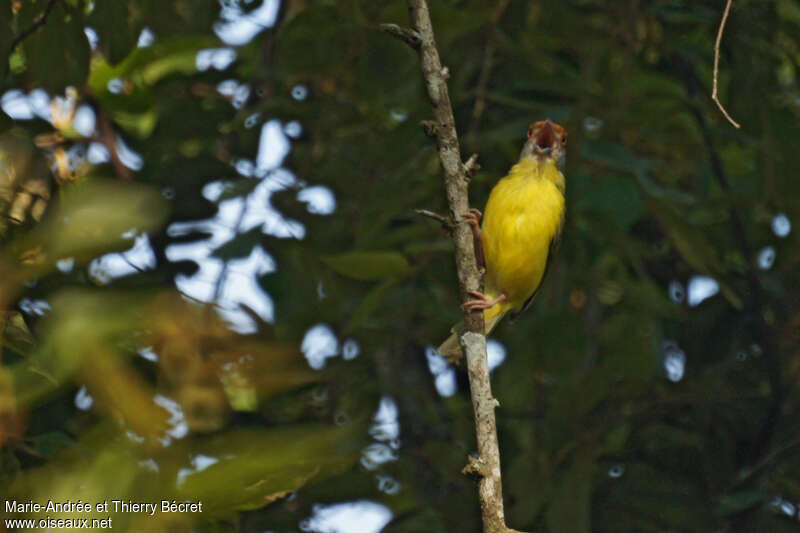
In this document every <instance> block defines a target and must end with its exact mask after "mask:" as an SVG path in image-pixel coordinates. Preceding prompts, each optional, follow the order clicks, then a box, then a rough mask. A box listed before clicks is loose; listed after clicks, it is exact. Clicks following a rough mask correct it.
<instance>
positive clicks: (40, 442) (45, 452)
mask: <svg viewBox="0 0 800 533" xmlns="http://www.w3.org/2000/svg"><path fill="white" fill-rule="evenodd" d="M73 444H74V441H73V440H72V438H70V436H69V435H67V434H66V433H64V432H62V431H52V432H49V433H42V434H41V435H36V436H35V437H33V446H32V447H33V449H34V450H36V451H37V452H39V454H40V455H41V456H42V457H44V458H46V459H53V458H54V457H56V456H57V455H58V453H59V452H60V451H61V450H63V449H64V448H68V447H70V446H72V445H73Z"/></svg>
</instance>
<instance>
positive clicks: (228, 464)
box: [178, 424, 362, 513]
mask: <svg viewBox="0 0 800 533" xmlns="http://www.w3.org/2000/svg"><path fill="white" fill-rule="evenodd" d="M361 429H362V428H361V427H360V426H357V425H355V424H352V425H351V426H350V427H349V428H340V427H330V426H321V425H305V426H295V427H286V426H284V427H280V428H275V429H267V430H247V429H245V430H230V431H227V432H225V433H224V434H221V435H219V436H215V437H210V438H208V439H207V440H204V441H199V442H196V443H195V445H193V446H192V450H191V451H192V453H194V454H202V455H205V456H208V457H215V458H217V459H219V461H218V462H216V463H214V464H213V465H211V466H209V467H208V468H206V469H205V470H202V471H200V472H194V473H192V474H189V475H188V476H187V477H186V478H185V481H184V482H183V483H181V484H180V485H179V487H178V494H179V496H180V497H182V498H187V499H190V500H193V501H202V502H203V507H204V511H205V510H206V509H208V512H211V513H213V512H220V511H229V510H231V509H257V508H259V507H263V506H264V505H266V504H268V503H270V502H272V501H274V500H276V499H278V498H282V497H284V496H286V495H288V493H290V492H293V491H296V490H297V489H299V488H300V487H302V486H304V485H305V484H306V483H308V482H309V481H311V480H312V479H314V478H317V477H319V476H324V475H330V474H332V473H334V472H337V471H340V470H341V469H343V468H346V467H347V466H349V465H351V464H353V462H355V460H356V459H357V458H358V449H357V448H356V447H354V445H356V444H357V442H356V441H357V439H355V438H354V435H353V432H354V431H361ZM220 487H225V490H220Z"/></svg>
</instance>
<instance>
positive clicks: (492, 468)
mask: <svg viewBox="0 0 800 533" xmlns="http://www.w3.org/2000/svg"><path fill="white" fill-rule="evenodd" d="M407 4H408V10H409V14H410V18H411V29H410V30H402V29H399V28H396V27H393V28H392V31H389V29H388V28H385V29H384V31H387V33H389V34H390V35H394V36H395V37H398V38H400V39H401V40H403V41H404V42H406V43H407V44H409V45H410V46H411V47H412V48H413V49H414V50H417V51H418V52H419V56H420V62H421V65H422V75H423V78H424V80H425V88H426V90H427V93H428V98H429V99H430V102H431V105H432V106H433V121H431V122H432V123H428V124H427V127H426V132H429V134H430V135H432V136H433V137H435V138H436V143H437V145H438V150H439V160H440V161H441V163H442V168H443V170H444V185H445V192H446V195H447V203H448V206H449V210H450V218H451V220H452V237H453V244H454V245H455V258H456V269H457V272H458V284H459V289H460V292H461V301H462V302H466V301H467V299H468V294H467V291H481V290H482V289H483V287H482V285H483V280H482V277H481V273H480V272H479V270H478V266H477V263H476V260H475V247H474V242H473V236H472V231H471V229H470V227H469V224H467V222H466V219H465V215H466V214H467V212H468V210H469V195H468V184H469V174H470V172H471V167H474V166H475V158H474V157H473V158H470V160H469V163H470V164H469V165H466V164H464V163H463V160H462V159H461V152H460V149H459V143H458V136H457V134H456V127H455V119H454V117H453V109H452V106H451V104H450V96H449V94H448V91H447V78H448V71H447V68H446V67H443V66H442V63H441V60H440V59H439V52H438V50H437V48H436V41H435V39H434V34H433V25H432V24H431V18H430V13H429V11H428V5H427V2H426V1H425V0H407ZM406 35H411V36H414V39H413V42H409V39H407V38H405V37H404V36H406ZM417 38H418V39H419V41H418V43H417V40H416V39H417ZM464 323H465V325H466V331H465V332H464V333H463V334H462V335H461V338H460V342H461V348H462V350H463V353H464V354H465V355H466V360H467V368H468V373H469V383H470V392H471V396H472V406H473V410H474V412H475V430H476V434H477V442H478V453H479V458H478V459H477V460H473V461H471V464H470V465H469V466H468V467H467V471H470V472H473V473H476V474H478V475H479V477H480V480H479V482H478V493H479V498H480V503H481V516H482V519H483V530H484V532H485V533H508V532H512V531H513V530H511V529H508V528H507V527H506V525H505V512H504V510H503V489H502V480H501V474H500V449H499V446H498V444H497V427H496V422H495V414H494V409H495V407H496V406H497V401H496V400H495V399H494V397H492V390H491V383H490V379H489V367H488V363H487V358H486V337H485V336H484V324H483V314H482V312H480V311H473V312H469V311H465V312H464Z"/></svg>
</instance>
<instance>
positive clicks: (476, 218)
mask: <svg viewBox="0 0 800 533" xmlns="http://www.w3.org/2000/svg"><path fill="white" fill-rule="evenodd" d="M482 216H483V213H481V212H480V210H478V209H475V208H474V207H473V208H472V209H470V210H469V211H468V212H467V215H466V219H467V224H469V227H470V228H472V237H473V240H474V242H475V262H476V263H477V264H478V270H480V271H481V272H483V271H484V270H486V259H485V257H484V255H483V238H482V237H481V226H480V221H481V217H482Z"/></svg>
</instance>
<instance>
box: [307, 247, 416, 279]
mask: <svg viewBox="0 0 800 533" xmlns="http://www.w3.org/2000/svg"><path fill="white" fill-rule="evenodd" d="M322 262H323V263H325V264H326V265H328V266H329V267H331V268H332V269H333V270H334V271H336V272H337V273H338V274H341V275H342V276H345V277H348V278H352V279H357V280H361V281H376V280H396V279H399V278H401V277H403V276H405V275H406V274H407V273H408V271H409V270H410V269H411V266H410V265H409V264H408V260H407V259H406V258H405V257H404V256H403V255H402V254H399V253H397V252H345V253H343V254H337V255H329V256H325V257H322Z"/></svg>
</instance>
